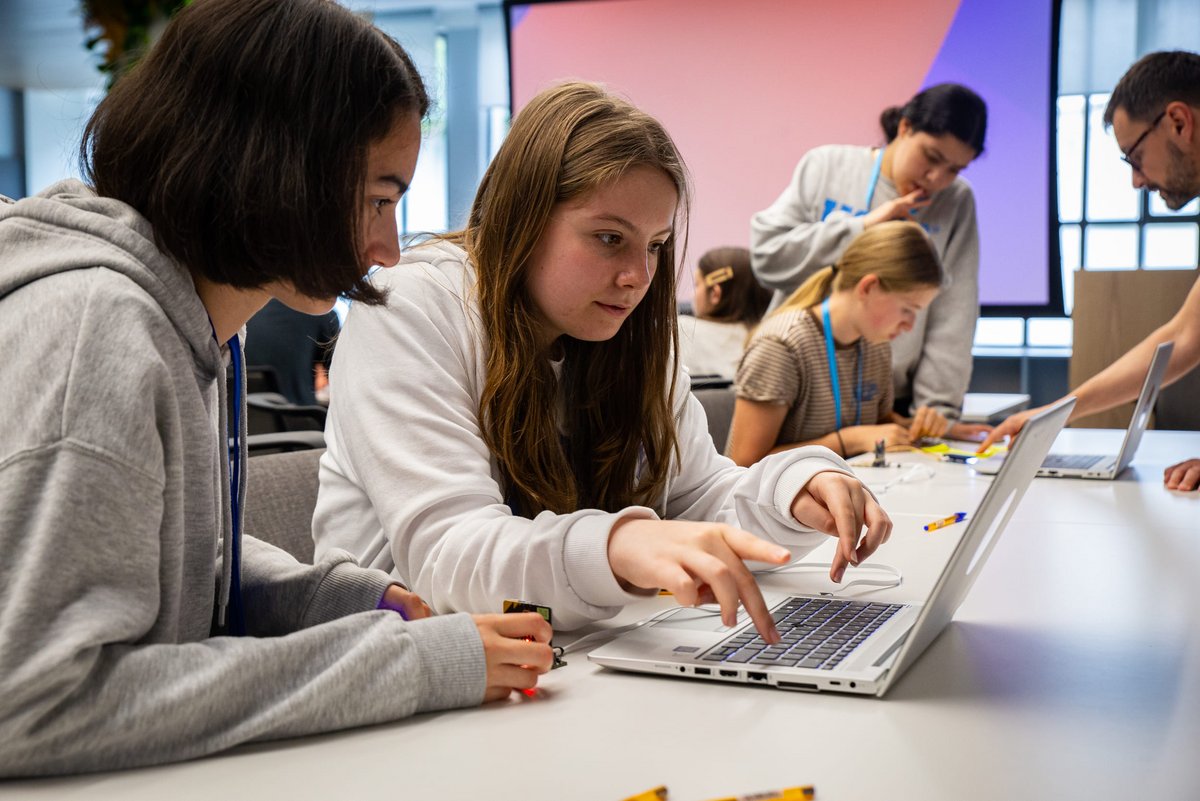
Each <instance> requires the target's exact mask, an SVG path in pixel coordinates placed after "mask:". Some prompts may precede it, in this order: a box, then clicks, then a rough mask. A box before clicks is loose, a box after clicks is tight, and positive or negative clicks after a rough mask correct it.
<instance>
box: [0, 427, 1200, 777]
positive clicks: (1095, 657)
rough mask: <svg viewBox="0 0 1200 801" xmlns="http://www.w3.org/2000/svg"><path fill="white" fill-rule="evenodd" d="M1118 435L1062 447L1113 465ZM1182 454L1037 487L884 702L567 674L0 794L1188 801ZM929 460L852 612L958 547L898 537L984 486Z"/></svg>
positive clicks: (1191, 736) (1191, 622) (1196, 510)
mask: <svg viewBox="0 0 1200 801" xmlns="http://www.w3.org/2000/svg"><path fill="white" fill-rule="evenodd" d="M1120 434H1121V432H1117V431H1087V430H1069V431H1066V432H1064V433H1063V435H1062V437H1061V439H1060V443H1064V444H1070V445H1072V446H1074V447H1076V448H1078V447H1080V446H1090V447H1097V446H1099V445H1101V444H1106V443H1107V444H1108V445H1110V446H1111V447H1112V449H1113V450H1115V448H1116V446H1117V444H1118V442H1119V439H1120ZM1188 456H1200V433H1182V434H1181V433H1177V432H1149V433H1148V434H1147V436H1146V439H1145V441H1144V442H1143V443H1142V449H1141V451H1140V452H1139V454H1138V458H1137V460H1136V461H1135V463H1134V467H1133V468H1132V469H1131V470H1129V471H1126V473H1125V474H1123V475H1122V476H1121V477H1120V478H1119V479H1118V480H1117V481H1109V482H1105V481H1092V482H1088V481H1083V480H1077V479H1037V480H1035V481H1034V485H1033V486H1032V487H1031V489H1030V490H1029V493H1028V494H1027V496H1026V498H1025V500H1024V502H1023V504H1022V506H1021V507H1020V508H1019V509H1018V510H1017V513H1016V515H1015V516H1014V518H1013V521H1012V523H1011V524H1010V526H1009V528H1008V530H1007V531H1006V532H1005V534H1004V536H1003V539H1002V540H1001V542H1000V543H999V545H998V546H997V548H996V550H995V552H994V553H993V554H992V557H991V560H990V561H989V562H988V564H987V566H986V568H985V569H984V571H983V573H982V574H981V575H980V577H979V579H978V581H977V583H976V585H975V587H974V589H973V590H972V593H971V595H970V596H969V597H968V598H967V600H966V601H965V602H964V604H963V606H962V607H961V609H960V610H959V612H958V615H957V617H956V619H955V622H954V623H953V624H951V626H950V627H949V628H948V629H947V630H946V631H945V632H944V633H943V635H942V636H941V637H940V638H939V639H938V640H937V641H936V642H935V643H934V644H933V645H932V646H931V647H930V648H929V650H928V651H927V652H926V653H925V655H924V656H923V657H922V658H921V660H920V661H918V662H917V663H916V664H915V665H914V666H913V668H912V669H911V670H910V671H909V672H908V674H907V675H906V676H904V678H903V679H902V680H901V681H900V682H899V683H898V684H897V685H896V686H895V687H894V688H893V690H892V692H891V693H890V694H889V695H888V697H887V698H886V699H885V700H877V699H874V698H859V697H844V696H837V695H811V694H802V693H788V692H782V691H776V690H770V689H765V688H761V687H750V686H742V685H720V684H715V683H704V682H696V681H689V680H683V679H678V680H676V679H669V678H654V677H648V676H639V675H632V674H622V673H616V672H610V671H607V670H603V669H600V668H598V667H596V666H594V665H592V664H590V663H589V662H588V661H587V660H586V658H585V657H584V656H583V655H582V654H572V655H571V656H569V657H568V659H569V662H570V664H569V665H568V666H567V667H566V668H563V669H561V670H557V671H554V672H553V673H552V674H550V675H548V676H547V677H545V678H544V680H543V682H542V689H541V690H540V691H539V696H538V697H536V698H533V699H527V698H524V697H518V698H515V699H513V700H512V701H510V702H507V703H501V704H494V705H491V706H487V707H483V708H479V709H474V710H461V711H456V712H448V713H442V714H435V715H425V716H421V717H419V718H416V719H411V720H408V721H404V722H400V723H396V724H390V725H384V726H379V727H376V728H373V729H367V730H357V731H351V732H345V733H342V734H336V735H329V736H323V737H314V738H309V739H304V740H295V741H287V742H282V743H273V744H265V745H257V746H251V747H243V748H239V749H237V750H235V751H233V752H230V753H228V754H224V755H221V756H217V757H212V758H208V759H203V760H198V761H195V762H191V763H186V764H181V765H172V766H167V767H162V768H153V769H144V770H134V771H127V772H122V773H112V774H100V775H92V776H83V777H73V778H66V779H55V780H47V781H39V782H17V783H13V782H9V783H0V795H4V796H11V797H20V798H23V799H36V798H45V797H53V798H84V797H86V798H114V799H116V798H119V799H140V798H146V799H151V798H152V799H162V798H177V799H202V800H203V801H212V799H214V798H255V797H259V798H288V799H310V798H351V797H356V796H360V797H369V798H396V799H450V798H454V799H458V798H472V799H484V798H488V799H491V798H521V799H555V800H556V801H557V800H558V799H568V798H569V799H602V800H604V801H618V799H622V798H624V797H626V796H628V795H632V794H633V793H635V792H638V791H641V790H644V789H647V788H649V787H652V786H655V785H657V784H666V785H667V786H668V787H669V788H670V791H671V799H672V801H700V800H701V799H709V798H713V797H716V796H720V795H724V794H735V793H749V792H752V791H755V790H762V789H767V788H772V787H779V786H786V785H795V784H807V783H811V784H815V785H816V788H817V798H818V799H819V800H820V801H842V800H848V799H853V800H854V801H860V800H863V799H924V800H928V799H955V800H956V801H958V800H959V799H975V800H979V801H986V800H989V799H997V801H999V800H1001V799H1003V801H1012V799H1055V800H1056V801H1058V800H1059V799H1089V801H1091V800H1093V799H1101V798H1114V797H1130V798H1145V799H1195V798H1200V494H1198V493H1191V494H1181V493H1171V492H1168V491H1167V490H1165V489H1163V487H1162V484H1161V475H1162V469H1163V468H1164V467H1165V466H1166V465H1168V464H1170V463H1172V462H1175V461H1179V460H1181V459H1183V458H1186V457H1188ZM908 458H916V459H921V458H926V457H917V456H915V455H914V456H912V457H908ZM927 463H928V464H930V465H931V466H933V468H934V470H935V471H936V473H937V475H936V478H935V479H933V480H930V481H925V482H920V483H910V484H902V485H897V486H894V487H893V488H891V489H889V491H888V492H886V493H885V494H884V495H883V496H882V498H883V500H884V501H885V506H887V507H888V508H889V509H894V510H896V515H895V518H896V521H897V533H896V535H895V536H894V537H893V540H892V542H890V543H889V544H888V545H887V546H885V548H884V549H883V550H882V551H881V552H880V553H878V554H877V556H876V560H877V561H881V562H886V563H889V564H894V565H897V566H899V567H901V568H902V569H903V570H904V574H905V581H904V584H903V586H902V587H900V588H897V589H895V590H888V591H883V592H876V593H872V594H871V595H870V596H868V597H881V598H888V599H891V598H901V599H909V598H923V597H924V593H925V592H927V591H928V588H929V586H930V583H931V582H932V580H933V578H934V577H935V576H936V575H937V573H938V571H939V570H940V567H941V563H940V562H939V561H937V560H938V559H939V558H940V559H944V555H945V554H946V553H948V552H949V549H950V548H951V547H952V546H953V542H954V539H955V538H956V537H957V536H959V535H960V534H961V531H962V529H963V526H952V527H950V528H947V529H944V530H942V531H939V532H934V533H933V534H923V533H918V532H919V524H920V523H921V522H927V520H926V519H925V517H926V515H929V518H928V519H932V518H933V517H935V516H937V514H941V513H943V512H947V511H957V510H959V508H960V507H964V506H965V505H967V504H970V505H971V506H970V507H967V508H972V507H973V505H974V504H975V503H977V502H978V499H979V497H981V496H982V493H983V492H984V491H985V490H986V486H987V483H988V482H989V481H990V480H991V479H989V478H986V477H982V476H976V475H974V474H973V473H971V471H970V470H969V469H968V468H965V467H963V466H961V465H952V464H944V463H937V462H933V461H932V460H929V461H928V462H927ZM894 470H895V471H896V472H899V471H900V470H901V469H894ZM870 480H871V481H873V482H874V481H875V480H876V478H875V477H874V476H873V477H872V478H871V479H870ZM824 550H825V549H822V550H821V551H819V552H818V553H817V554H815V555H814V557H813V558H814V559H816V560H819V559H821V558H826V557H827V554H826V553H825V552H824ZM784 580H785V579H784V577H778V578H772V579H771V581H773V582H777V581H784ZM786 581H789V582H794V584H791V585H789V586H797V587H808V588H815V587H817V586H824V585H823V584H822V582H821V580H820V579H819V578H815V577H809V578H800V577H797V576H792V577H789V578H787V579H786ZM663 603H665V601H661V600H658V599H655V600H651V601H647V602H646V603H645V604H643V605H641V608H639V609H629V610H626V611H625V613H623V615H622V616H621V617H620V618H618V620H617V622H625V621H631V620H635V619H638V618H639V617H641V616H644V615H645V614H648V613H649V612H651V611H653V610H654V608H656V607H657V606H659V605H661V604H663Z"/></svg>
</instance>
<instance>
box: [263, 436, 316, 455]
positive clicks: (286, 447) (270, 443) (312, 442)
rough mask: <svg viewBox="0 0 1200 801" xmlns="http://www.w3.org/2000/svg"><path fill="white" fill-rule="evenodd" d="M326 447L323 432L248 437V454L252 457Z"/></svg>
mask: <svg viewBox="0 0 1200 801" xmlns="http://www.w3.org/2000/svg"><path fill="white" fill-rule="evenodd" d="M324 447H325V434H324V432H321V431H276V432H273V433H270V434H250V435H249V436H247V437H246V452H247V453H248V454H249V455H250V456H263V455H265V454H269V453H291V452H292V451H308V450H316V449H318V448H324Z"/></svg>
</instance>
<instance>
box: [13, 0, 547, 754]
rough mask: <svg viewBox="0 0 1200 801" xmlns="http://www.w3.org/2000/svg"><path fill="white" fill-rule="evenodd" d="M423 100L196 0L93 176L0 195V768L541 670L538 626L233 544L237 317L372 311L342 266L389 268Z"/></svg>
mask: <svg viewBox="0 0 1200 801" xmlns="http://www.w3.org/2000/svg"><path fill="white" fill-rule="evenodd" d="M314 53H319V54H320V58H316V59H314V58H312V55H313V54H314ZM428 103H429V100H428V97H427V95H426V92H425V88H424V86H423V84H422V82H421V78H420V76H419V75H418V74H417V72H416V70H415V68H414V67H413V65H412V62H411V61H410V60H409V57H408V55H407V54H406V53H405V52H404V50H403V49H402V48H401V47H400V45H398V44H397V43H396V42H395V41H394V40H392V39H391V38H389V37H388V36H386V35H385V34H383V33H382V32H380V31H379V30H378V29H376V28H374V27H372V26H371V25H370V24H369V23H367V22H366V21H364V20H363V19H362V18H361V17H359V16H357V15H356V14H354V13H352V12H350V11H348V10H346V9H345V8H343V7H342V6H340V5H338V4H337V3H332V2H325V0H196V2H195V3H192V4H190V5H189V6H187V7H186V8H184V9H183V10H182V11H180V12H179V14H178V15H177V16H176V17H175V19H174V21H172V22H171V23H170V24H168V25H167V27H166V29H165V30H164V32H163V34H162V37H161V39H160V40H159V42H158V43H157V44H156V45H155V46H154V47H153V49H152V50H151V51H150V53H149V54H148V55H147V56H146V58H145V60H144V61H142V62H141V63H139V64H138V66H137V67H136V68H135V69H133V70H132V71H130V72H129V73H128V74H127V75H126V76H125V77H123V78H121V79H120V80H119V81H118V82H117V83H116V85H115V86H114V87H113V89H112V90H111V91H110V92H109V94H108V96H107V97H106V98H105V99H104V100H103V101H102V102H101V103H100V105H99V106H98V107H97V109H96V111H95V113H94V114H93V116H92V118H91V120H90V121H89V122H88V124H87V127H86V131H85V134H84V142H83V159H84V175H85V176H86V178H87V181H88V185H85V184H83V183H81V182H79V181H74V180H71V181H63V182H60V183H58V184H55V185H53V186H51V187H50V188H48V189H47V190H45V191H44V192H42V193H41V194H38V195H35V196H32V197H28V198H25V199H23V200H19V201H16V202H13V201H10V200H8V199H7V198H5V199H3V200H2V201H0V337H3V339H4V341H5V342H9V343H13V344H14V347H13V348H12V349H11V353H10V354H9V358H8V359H7V360H6V362H5V366H4V371H5V372H4V377H5V380H4V381H3V382H0V407H3V409H4V423H5V424H4V425H3V426H0V552H2V553H3V554H4V558H3V560H0V776H6V777H10V776H34V775H45V774H62V773H79V772H86V771H98V770H112V769H116V768H124V767H131V766H136V765H153V764H158V763H163V762H170V761H177V760H185V759H192V758H195V757H199V756H203V755H205V754H211V753H213V752H216V751H221V750H224V749H227V748H230V747H232V746H235V745H238V744H239V743H245V742H248V741H260V740H270V739H275V738H280V737H295V736H300V735H307V734H314V733H317V732H330V731H336V730H338V729H344V728H347V727H350V726H362V725H367V724H374V723H380V722H383V721H389V720H395V719H398V718H404V717H407V716H409V715H412V714H414V713H417V712H423V711H430V710H437V709H448V708H452V707H460V706H470V705H474V704H478V703H480V702H481V701H483V700H485V699H489V698H502V697H505V696H507V695H508V694H509V692H510V691H511V690H512V689H513V688H522V689H524V688H529V687H532V686H533V685H534V684H535V683H536V681H537V674H538V673H540V672H544V671H545V670H547V669H549V665H550V660H551V652H550V648H549V646H548V645H547V642H548V640H549V636H550V628H549V626H548V625H546V623H545V621H543V620H542V619H541V618H540V617H539V616H538V615H536V614H525V615H504V616H501V615H495V616H484V617H479V618H471V617H470V616H467V615H450V616H444V617H435V618H430V617H428V615H429V610H428V607H427V606H426V605H425V604H424V603H423V602H422V601H421V599H420V598H419V597H418V596H416V595H415V594H413V593H411V592H408V591H407V590H405V589H404V588H403V587H402V586H401V585H400V584H398V583H397V582H396V581H395V579H393V578H392V577H390V576H388V575H387V574H386V573H384V572H382V571H378V570H370V569H364V568H361V567H358V566H357V565H356V564H355V563H354V562H353V560H352V559H351V558H350V555H349V554H346V553H344V552H340V551H334V552H330V553H327V554H325V556H324V557H323V558H321V559H320V560H319V561H318V562H317V564H315V565H303V564H300V563H298V562H297V561H296V560H295V559H293V558H292V557H291V556H290V555H288V554H287V553H285V552H283V551H281V550H279V549H277V548H273V547H271V546H270V545H267V544H266V543H263V542H260V541H258V540H255V539H254V538H253V537H251V536H248V535H247V536H243V535H242V533H241V520H242V515H241V512H242V509H243V508H244V505H245V500H246V498H245V489H246V488H245V467H246V459H245V427H244V421H245V411H246V410H245V401H244V399H243V398H241V397H239V396H240V395H241V394H242V393H241V390H242V385H243V375H242V370H241V364H242V359H243V354H242V351H241V337H240V336H239V330H240V329H241V328H242V326H244V325H245V323H246V321H247V320H249V319H250V317H251V316H252V315H253V314H254V313H255V312H256V311H258V310H259V309H260V308H261V307H262V306H263V305H264V304H265V303H266V302H267V301H268V300H270V299H271V298H276V299H278V300H280V301H282V302H284V303H286V304H287V305H288V306H290V307H291V308H294V309H297V310H299V311H304V312H307V313H310V314H323V313H325V312H327V311H329V309H330V308H331V307H332V305H333V302H334V299H335V298H336V297H338V296H339V295H343V294H344V295H347V296H349V297H351V298H354V299H356V300H357V301H358V303H357V304H356V305H359V306H363V307H365V306H370V305H378V304H380V303H382V302H383V301H384V300H385V296H384V293H383V292H382V291H381V290H379V289H377V288H375V287H372V286H370V285H369V284H367V283H365V282H364V281H363V280H362V279H363V276H364V275H365V274H366V272H367V270H368V269H369V268H370V267H372V266H373V265H391V264H394V263H396V262H397V261H398V260H399V258H400V248H399V242H398V237H397V231H396V219H395V213H394V212H395V206H396V204H397V202H399V200H400V198H401V196H402V195H403V193H404V191H405V190H406V189H407V187H408V183H409V181H410V180H411V179H412V175H413V171H414V169H415V166H416V161H417V153H418V150H419V148H420V141H421V138H420V137H421V119H422V117H423V116H424V114H425V112H426V109H427V108H428ZM314 154H317V156H315V157H314ZM230 369H231V370H232V371H233V373H234V374H235V380H234V381H233V382H232V384H233V388H234V392H233V395H234V398H233V402H232V404H229V403H227V400H228V399H227V397H226V394H225V387H226V372H227V370H230ZM18 377H19V379H20V380H17V379H18ZM227 410H228V413H227ZM230 418H232V420H230ZM231 441H232V445H231ZM406 618H410V619H412V621H411V622H408V621H407V620H406ZM417 618H424V619H417ZM525 638H530V641H526V640H525Z"/></svg>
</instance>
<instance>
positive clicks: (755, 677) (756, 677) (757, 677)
mask: <svg viewBox="0 0 1200 801" xmlns="http://www.w3.org/2000/svg"><path fill="white" fill-rule="evenodd" d="M746 678H748V679H750V681H766V680H767V674H766V673H753V672H751V673H747V674H746Z"/></svg>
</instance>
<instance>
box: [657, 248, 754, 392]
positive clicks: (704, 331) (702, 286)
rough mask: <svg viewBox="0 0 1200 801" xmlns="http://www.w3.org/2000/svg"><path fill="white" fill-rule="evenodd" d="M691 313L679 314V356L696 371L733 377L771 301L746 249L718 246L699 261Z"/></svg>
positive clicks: (691, 370)
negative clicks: (759, 281) (751, 336)
mask: <svg viewBox="0 0 1200 801" xmlns="http://www.w3.org/2000/svg"><path fill="white" fill-rule="evenodd" d="M694 281H695V295H694V296H693V301H692V309H693V314H691V315H687V314H681V315H679V361H680V362H681V363H682V364H683V366H684V367H685V368H687V371H688V372H689V373H691V374H692V375H693V376H697V375H719V376H725V377H726V378H732V377H733V374H734V373H735V372H736V371H737V365H738V362H739V361H741V358H742V349H743V348H744V347H745V346H746V340H747V339H749V338H750V332H751V331H753V330H754V326H756V325H758V321H759V320H761V319H762V316H763V314H765V313H766V311H767V306H768V305H769V304H770V302H771V292H770V290H768V289H766V288H765V287H763V286H762V285H761V284H759V283H758V279H757V278H755V277H754V271H753V270H751V269H750V251H748V250H746V249H745V248H714V249H713V250H710V251H708V252H707V253H705V254H704V255H703V256H701V257H700V261H699V263H698V264H697V266H696V274H695V277H694Z"/></svg>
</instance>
